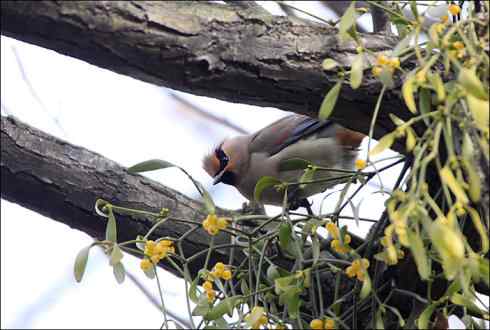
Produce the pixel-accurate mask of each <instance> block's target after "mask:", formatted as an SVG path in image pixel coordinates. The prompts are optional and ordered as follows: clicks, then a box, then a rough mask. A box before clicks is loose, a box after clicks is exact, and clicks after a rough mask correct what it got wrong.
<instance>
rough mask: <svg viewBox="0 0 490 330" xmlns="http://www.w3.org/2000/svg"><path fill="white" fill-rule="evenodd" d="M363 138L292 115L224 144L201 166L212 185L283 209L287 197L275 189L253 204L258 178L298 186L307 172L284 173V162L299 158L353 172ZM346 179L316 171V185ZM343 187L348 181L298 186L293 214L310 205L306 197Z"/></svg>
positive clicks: (333, 125)
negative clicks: (224, 185) (235, 190)
mask: <svg viewBox="0 0 490 330" xmlns="http://www.w3.org/2000/svg"><path fill="white" fill-rule="evenodd" d="M364 137H365V135H364V134H362V133H359V132H356V131H352V130H350V129H347V128H345V127H343V126H341V125H339V124H336V123H334V122H332V121H331V120H319V119H316V118H312V117H309V116H306V115H300V114H292V115H288V116H286V117H283V118H281V119H279V120H278V121H276V122H273V123H272V124H270V125H268V126H266V127H264V128H262V129H261V130H259V131H257V132H256V133H254V134H249V135H239V136H236V137H232V138H227V139H224V140H223V141H222V142H221V143H219V144H218V145H217V146H215V147H214V148H213V149H212V151H211V152H210V153H208V154H206V155H205V156H204V158H203V164H202V166H203V169H204V170H205V171H206V172H207V173H208V174H209V175H210V176H211V177H212V178H213V184H218V183H220V182H221V183H224V184H228V185H231V186H234V187H235V188H236V189H238V191H239V192H240V193H241V194H242V195H243V196H244V197H245V198H247V199H248V200H249V201H251V202H259V203H261V204H267V205H276V206H281V205H282V204H283V201H284V192H281V191H278V190H277V189H274V188H273V187H269V188H266V189H265V190H264V191H263V192H262V194H261V200H260V201H254V190H255V186H256V184H257V182H258V181H259V180H260V178H262V177H264V176H271V177H274V178H277V179H279V180H281V181H283V182H289V183H291V182H298V180H299V179H300V177H301V176H302V175H303V173H304V172H305V171H304V169H293V170H285V171H281V170H280V164H281V163H282V162H284V161H287V160H291V159H295V158H299V159H303V160H306V161H309V162H311V163H312V164H314V165H317V166H322V167H326V168H336V169H342V170H354V168H355V160H356V158H357V155H358V151H359V145H360V144H361V141H362V139H363V138H364ZM345 175H346V173H339V172H334V171H316V172H315V174H314V177H313V180H318V179H329V178H334V177H338V176H344V177H345ZM342 182H345V179H344V180H341V179H339V180H334V179H333V180H327V181H324V182H319V183H313V184H307V185H304V187H302V188H301V189H299V185H296V186H295V187H296V189H294V190H293V191H292V193H291V197H290V196H288V199H289V200H290V202H291V206H290V209H291V210H293V209H296V208H298V207H300V206H304V207H307V208H308V207H309V206H310V204H308V203H307V200H306V198H308V197H310V196H312V195H314V194H317V193H321V192H323V191H325V190H327V189H328V188H331V187H333V186H334V185H336V184H339V183H342ZM288 193H289V191H288ZM305 203H306V204H305ZM309 210H311V209H309Z"/></svg>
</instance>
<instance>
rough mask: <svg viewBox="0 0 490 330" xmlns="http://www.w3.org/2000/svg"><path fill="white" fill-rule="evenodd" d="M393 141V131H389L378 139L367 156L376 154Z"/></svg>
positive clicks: (389, 145)
mask: <svg viewBox="0 0 490 330" xmlns="http://www.w3.org/2000/svg"><path fill="white" fill-rule="evenodd" d="M393 142H395V132H391V133H388V134H386V135H385V136H383V137H382V138H381V139H380V140H379V141H378V144H377V145H376V146H375V147H374V148H373V149H371V151H369V156H371V157H372V156H376V155H377V154H379V153H381V152H383V151H385V150H386V149H388V148H389V147H391V145H392V144H393Z"/></svg>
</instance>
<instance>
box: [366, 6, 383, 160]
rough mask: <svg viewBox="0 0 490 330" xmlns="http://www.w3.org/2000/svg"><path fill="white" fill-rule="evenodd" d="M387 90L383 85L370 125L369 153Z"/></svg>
mask: <svg viewBox="0 0 490 330" xmlns="http://www.w3.org/2000/svg"><path fill="white" fill-rule="evenodd" d="M376 5H377V4H376ZM385 90H386V85H383V87H382V88H381V92H380V93H379V96H378V100H377V101H376V106H375V107H374V112H373V118H372V119H371V124H370V125H369V140H368V151H369V150H371V140H372V139H373V132H374V124H375V123H376V119H377V118H378V112H379V109H380V108H381V100H382V99H383V95H384V94H385ZM367 160H368V161H369V152H368V156H367Z"/></svg>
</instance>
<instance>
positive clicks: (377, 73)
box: [371, 66, 383, 77]
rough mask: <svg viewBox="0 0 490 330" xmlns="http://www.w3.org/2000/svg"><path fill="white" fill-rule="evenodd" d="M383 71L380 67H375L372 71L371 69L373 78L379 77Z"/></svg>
mask: <svg viewBox="0 0 490 330" xmlns="http://www.w3.org/2000/svg"><path fill="white" fill-rule="evenodd" d="M382 71H383V69H382V68H381V67H380V66H374V67H373V68H372V69H371V73H372V74H373V76H375V77H379V75H380V74H381V72H382Z"/></svg>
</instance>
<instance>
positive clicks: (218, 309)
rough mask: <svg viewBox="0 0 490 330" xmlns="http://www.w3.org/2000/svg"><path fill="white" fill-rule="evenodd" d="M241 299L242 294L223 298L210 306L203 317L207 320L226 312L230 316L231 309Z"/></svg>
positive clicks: (214, 318)
mask: <svg viewBox="0 0 490 330" xmlns="http://www.w3.org/2000/svg"><path fill="white" fill-rule="evenodd" d="M242 301H243V297H242V296H233V297H228V298H225V299H223V300H222V301H221V302H220V303H219V304H217V305H216V306H214V307H213V308H211V310H210V311H209V312H207V313H206V314H204V319H205V320H207V321H211V320H216V319H217V318H220V317H222V316H223V315H225V314H226V313H227V314H228V315H229V316H231V315H232V313H233V309H234V308H235V307H236V306H237V305H239V304H240V303H241V302H242Z"/></svg>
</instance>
